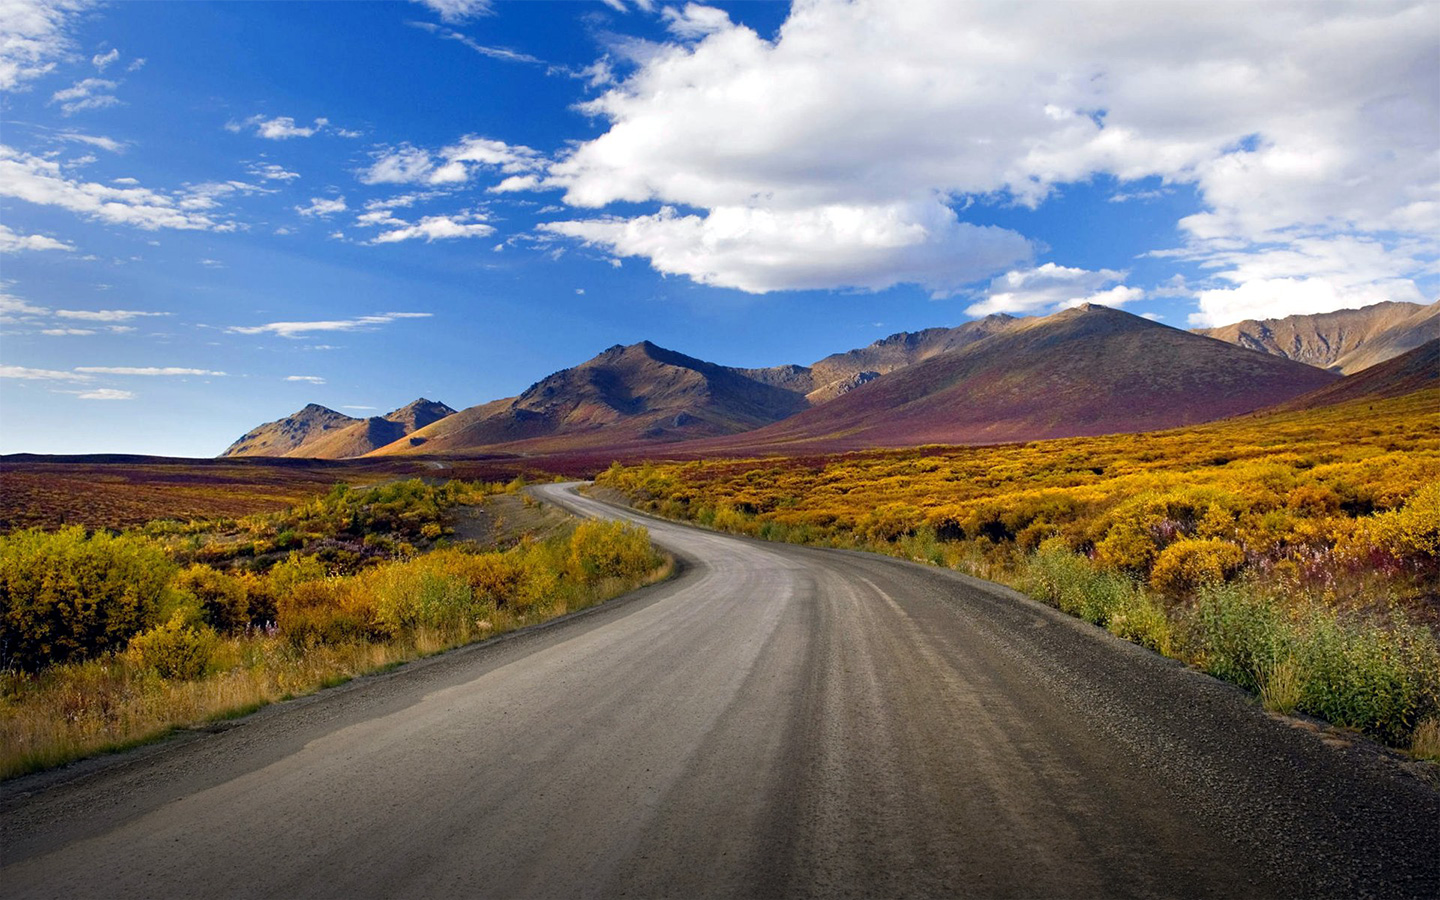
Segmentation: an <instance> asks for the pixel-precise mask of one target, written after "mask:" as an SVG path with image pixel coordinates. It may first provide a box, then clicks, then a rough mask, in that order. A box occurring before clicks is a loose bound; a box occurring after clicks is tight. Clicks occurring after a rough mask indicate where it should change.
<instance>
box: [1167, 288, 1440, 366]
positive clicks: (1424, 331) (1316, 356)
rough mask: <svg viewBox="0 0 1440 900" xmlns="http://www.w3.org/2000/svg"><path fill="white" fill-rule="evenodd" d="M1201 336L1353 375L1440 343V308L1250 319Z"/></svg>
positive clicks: (1394, 306)
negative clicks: (1438, 340) (1429, 343)
mask: <svg viewBox="0 0 1440 900" xmlns="http://www.w3.org/2000/svg"><path fill="white" fill-rule="evenodd" d="M1196 334H1203V335H1205V336H1207V337H1213V338H1218V339H1219V340H1222V341H1226V342H1228V343H1231V344H1236V345H1238V346H1241V347H1248V348H1250V349H1252V350H1259V351H1261V352H1262V353H1270V354H1273V355H1275V356H1283V357H1285V358H1286V359H1293V360H1296V361H1298V362H1303V363H1308V364H1310V365H1312V366H1319V367H1320V368H1322V369H1330V370H1332V371H1335V372H1340V373H1342V374H1345V375H1351V374H1353V373H1355V372H1359V371H1360V370H1362V369H1368V368H1369V367H1371V366H1373V365H1375V364H1376V363H1381V362H1384V361H1385V360H1387V359H1390V358H1392V357H1395V356H1399V355H1400V354H1401V353H1404V352H1405V351H1407V350H1413V349H1414V348H1416V347H1418V346H1420V345H1421V344H1423V343H1425V342H1426V341H1429V340H1432V339H1434V338H1437V337H1440V302H1436V303H1432V304H1430V305H1429V306H1421V305H1420V304H1418V303H1396V302H1389V301H1387V302H1384V303H1376V304H1374V305H1372V306H1366V307H1364V308H1362V309H1341V310H1337V311H1335V312H1328V313H1318V314H1315V315H1307V316H1287V317H1285V318H1283V319H1261V320H1256V319H1246V320H1245V321H1243V322H1236V323H1235V324H1233V325H1225V326H1223V327H1221V328H1206V329H1197V330H1196Z"/></svg>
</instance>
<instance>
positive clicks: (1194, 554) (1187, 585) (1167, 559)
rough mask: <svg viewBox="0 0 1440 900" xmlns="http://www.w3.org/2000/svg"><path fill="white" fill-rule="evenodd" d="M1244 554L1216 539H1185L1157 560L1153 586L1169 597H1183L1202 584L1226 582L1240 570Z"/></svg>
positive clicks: (1152, 574) (1168, 548)
mask: <svg viewBox="0 0 1440 900" xmlns="http://www.w3.org/2000/svg"><path fill="white" fill-rule="evenodd" d="M1244 562H1245V552H1244V551H1243V550H1241V549H1240V548H1239V547H1237V546H1235V545H1234V544H1232V543H1230V542H1229V541H1222V540H1219V539H1217V538H1182V539H1181V540H1178V541H1176V542H1175V543H1173V544H1171V545H1170V546H1168V547H1166V548H1165V549H1164V551H1163V552H1161V554H1160V556H1159V557H1158V558H1157V559H1156V560H1155V569H1154V571H1153V572H1151V573H1150V583H1151V584H1152V585H1153V586H1154V587H1155V588H1156V589H1157V590H1159V591H1162V592H1164V593H1167V594H1172V595H1176V594H1184V593H1188V592H1190V591H1193V590H1194V589H1195V588H1197V587H1199V586H1200V585H1202V584H1213V583H1215V582H1221V581H1225V580H1226V579H1228V578H1230V577H1231V576H1232V575H1234V574H1235V573H1236V572H1238V571H1239V570H1240V566H1241V565H1243V564H1244Z"/></svg>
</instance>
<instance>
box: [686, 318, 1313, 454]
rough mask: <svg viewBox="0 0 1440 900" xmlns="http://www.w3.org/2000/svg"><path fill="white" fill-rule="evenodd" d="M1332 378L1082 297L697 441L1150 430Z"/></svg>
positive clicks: (766, 448) (710, 448)
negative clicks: (743, 430)
mask: <svg viewBox="0 0 1440 900" xmlns="http://www.w3.org/2000/svg"><path fill="white" fill-rule="evenodd" d="M1337 378H1338V376H1336V375H1334V374H1332V373H1329V372H1325V371H1323V370H1320V369H1316V368H1314V367H1311V366H1307V365H1303V364H1300V363H1295V362H1291V361H1289V360H1286V359H1282V358H1279V357H1274V356H1268V355H1265V354H1262V353H1254V352H1251V351H1248V350H1242V349H1240V348H1237V347H1234V346H1232V345H1229V344H1226V343H1224V342H1221V341H1217V340H1212V339H1210V338H1206V337H1201V336H1198V335H1194V334H1190V333H1187V332H1184V331H1179V330H1176V329H1174V328H1170V327H1167V326H1165V325H1160V324H1158V323H1155V322H1151V321H1149V320H1146V319H1142V318H1140V317H1138V316H1133V315H1130V314H1129V313H1125V312H1120V311H1119V310H1114V309H1108V308H1106V307H1102V306H1090V305H1087V306H1085V307H1081V308H1078V309H1071V310H1066V311H1064V312H1060V313H1057V314H1055V315H1053V316H1048V317H1045V318H1038V319H1026V320H1021V321H1020V322H1017V323H1014V324H1012V325H1011V326H1010V327H1009V328H1006V329H1005V330H1003V331H1001V332H1000V333H998V334H994V335H991V336H990V337H988V338H984V339H982V340H979V341H976V342H974V343H972V344H970V345H969V346H966V347H963V348H961V349H959V350H953V351H950V352H948V353H944V354H941V355H939V356H936V357H932V358H931V359H928V360H926V361H924V362H920V363H917V364H915V365H912V366H909V367H907V368H904V369H901V370H899V371H896V372H893V373H891V374H890V375H887V376H885V377H883V378H880V379H878V380H876V381H874V382H872V383H870V384H866V385H862V386H860V387H858V388H856V389H855V390H853V391H850V392H849V393H847V394H845V395H843V396H841V397H838V398H837V399H835V400H832V401H831V402H829V403H826V404H824V405H823V406H817V407H815V408H813V409H811V410H808V411H806V412H803V413H800V414H799V415H796V416H794V417H792V418H790V419H787V420H786V421H784V422H780V423H778V424H776V425H772V426H769V427H767V428H763V429H760V430H757V431H754V432H751V433H749V434H744V435H738V436H736V437H733V438H726V439H721V440H711V441H705V442H703V444H700V445H696V446H695V448H694V449H696V450H702V449H703V450H704V451H705V452H707V453H709V452H714V453H752V452H770V451H773V452H791V451H795V450H802V449H803V450H807V451H810V450H848V449H862V448H868V447H903V446H913V445H918V444H931V443H937V444H938V443H952V444H959V443H992V442H1000V441H1024V440H1036V439H1040V438H1052V437H1070V436H1079V435H1096V434H1107V433H1113V432H1130V431H1152V430H1157V429H1162V428H1174V427H1178V426H1182V425H1190V424H1195V423H1199V422H1207V421H1211V420H1214V419H1221V418H1225V417H1227V416H1233V415H1238V414H1241V413H1245V412H1249V411H1251V410H1255V409H1259V408H1261V407H1264V406H1271V405H1274V404H1277V403H1280V402H1283V401H1285V400H1289V399H1291V398H1293V397H1295V396H1297V395H1299V394H1303V393H1305V392H1307V391H1312V390H1316V389H1318V388H1321V387H1323V386H1325V385H1327V384H1329V383H1331V382H1333V381H1335V380H1337ZM687 449H690V448H687Z"/></svg>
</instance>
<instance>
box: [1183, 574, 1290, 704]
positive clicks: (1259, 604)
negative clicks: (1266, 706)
mask: <svg viewBox="0 0 1440 900" xmlns="http://www.w3.org/2000/svg"><path fill="white" fill-rule="evenodd" d="M1195 624H1196V635H1195V638H1196V641H1197V643H1198V648H1197V649H1198V651H1199V659H1200V663H1201V665H1202V667H1203V668H1204V669H1205V671H1207V672H1209V673H1210V674H1211V675H1214V676H1216V677H1217V678H1223V679H1225V680H1226V681H1233V682H1234V683H1236V684H1238V685H1240V686H1241V687H1243V688H1246V689H1248V690H1251V691H1258V690H1259V689H1260V685H1261V680H1262V678H1264V677H1265V675H1266V673H1268V672H1269V671H1270V670H1271V669H1272V668H1274V666H1275V665H1276V664H1277V663H1279V662H1280V661H1281V660H1283V659H1285V658H1287V657H1290V656H1293V655H1294V654H1293V653H1292V652H1291V648H1290V644H1291V643H1292V642H1293V640H1292V635H1291V632H1290V630H1289V629H1287V628H1286V627H1285V623H1284V621H1283V619H1282V617H1281V614H1280V611H1279V610H1278V609H1276V607H1275V606H1274V605H1273V604H1271V603H1270V602H1269V601H1268V600H1267V599H1265V598H1263V597H1260V596H1258V595H1257V594H1256V593H1255V592H1254V591H1251V590H1250V589H1249V588H1248V587H1247V586H1246V585H1243V584H1209V585H1205V586H1203V587H1202V588H1201V589H1200V594H1199V598H1198V601H1197V603H1196V606H1195Z"/></svg>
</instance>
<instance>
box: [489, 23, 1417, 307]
mask: <svg viewBox="0 0 1440 900" xmlns="http://www.w3.org/2000/svg"><path fill="white" fill-rule="evenodd" d="M665 15H666V17H667V20H668V23H669V25H670V26H671V27H672V29H674V30H675V33H676V34H677V35H679V36H680V39H679V40H677V41H676V42H672V43H670V44H646V45H645V47H644V48H643V50H644V52H643V53H634V54H632V56H633V58H634V61H635V62H636V68H635V69H634V71H633V72H632V73H631V74H630V75H628V76H627V77H625V78H624V79H623V80H622V81H620V82H619V83H616V84H614V85H613V86H611V87H610V88H609V89H608V90H606V91H605V92H604V93H603V94H601V95H600V96H599V97H598V98H597V99H595V100H594V101H592V102H590V103H588V104H585V105H584V106H583V111H584V112H587V113H589V114H591V115H593V116H597V117H601V118H603V119H604V120H606V121H607V122H608V129H607V130H606V131H605V133H603V134H602V135H600V136H599V137H598V138H595V139H593V140H588V141H585V142H582V143H580V144H578V145H577V146H575V148H574V149H573V150H572V151H571V152H569V153H568V154H567V155H566V156H565V157H564V158H563V159H561V160H560V161H559V162H557V163H556V164H554V165H553V166H551V167H549V168H548V170H547V173H546V177H545V178H544V179H542V182H541V183H542V185H545V186H551V187H558V188H561V189H563V190H564V191H565V195H564V196H565V200H566V202H567V203H569V204H570V205H572V206H579V207H586V208H602V207H605V206H607V205H609V204H611V203H616V202H635V203H655V204H668V205H675V206H679V207H689V208H691V209H693V210H696V211H697V214H696V216H686V217H683V218H680V217H675V218H674V221H670V222H664V223H657V222H656V221H654V220H655V216H654V215H649V216H632V217H631V218H632V220H633V221H632V223H631V224H633V228H631V229H629V230H628V231H627V230H625V229H622V228H621V227H620V223H619V222H618V221H616V220H612V219H600V220H596V221H594V222H589V223H582V224H569V225H567V226H566V227H567V228H568V229H570V232H569V233H572V234H573V235H574V236H576V237H578V238H580V239H583V240H589V241H592V242H596V241H598V242H601V243H606V242H610V243H616V242H617V241H623V246H626V247H628V248H629V250H633V251H635V252H634V255H650V254H649V253H648V252H645V251H644V250H643V249H642V248H643V247H647V246H648V247H651V248H653V250H654V251H655V252H656V253H657V254H660V255H659V256H658V257H657V256H651V261H652V264H654V265H655V266H656V267H657V268H659V269H661V270H662V271H676V272H681V273H684V274H687V275H690V276H691V277H697V278H699V279H700V280H706V279H708V280H709V281H710V283H732V284H738V283H747V284H752V285H772V284H774V285H779V286H781V287H783V286H786V285H788V284H789V280H788V279H776V278H773V277H771V275H770V272H771V271H772V270H773V269H774V268H775V264H774V262H773V261H772V260H770V259H768V258H766V257H765V256H764V255H763V254H760V255H756V256H754V257H753V258H752V259H751V260H750V261H746V260H745V259H743V258H740V257H737V256H734V255H732V254H731V253H730V248H731V247H732V246H734V245H736V244H739V245H741V246H746V247H748V248H752V249H755V250H759V249H761V248H762V247H764V246H765V244H766V240H765V236H766V235H767V233H768V230H769V229H770V228H771V227H772V224H773V223H774V222H776V221H790V220H799V221H807V220H811V219H815V218H817V217H819V216H821V215H823V211H824V210H827V209H831V208H845V209H855V210H869V211H871V213H870V214H871V215H873V216H874V217H875V218H874V220H873V224H874V225H875V227H876V228H877V229H878V230H879V231H881V232H888V231H891V230H892V229H893V228H894V227H895V223H894V222H893V221H892V219H891V217H892V216H893V215H894V214H895V211H897V210H901V211H905V212H907V213H913V214H914V215H915V216H916V218H913V219H909V220H906V221H904V222H902V223H900V224H901V225H904V226H911V225H914V226H919V227H921V228H925V227H927V223H930V222H934V221H936V218H937V217H936V216H935V214H934V212H933V211H932V210H931V209H930V207H931V206H932V205H938V204H939V203H940V202H942V201H944V202H947V203H949V204H951V205H954V206H958V207H962V208H963V205H964V204H965V203H967V202H979V203H993V202H1014V203H1019V204H1023V205H1031V206H1034V205H1038V204H1040V203H1043V202H1045V200H1046V198H1047V197H1049V196H1050V194H1051V193H1052V192H1053V191H1054V189H1055V188H1056V187H1057V186H1059V185H1064V184H1071V183H1077V182H1084V181H1087V180H1090V179H1091V178H1093V177H1095V176H1113V177H1114V178H1116V179H1118V180H1119V181H1120V182H1121V183H1122V184H1121V187H1120V189H1119V191H1118V193H1120V194H1125V193H1134V192H1133V191H1130V190H1129V188H1128V187H1127V186H1128V185H1130V184H1133V183H1135V182H1138V181H1140V180H1141V179H1145V180H1147V181H1148V183H1147V184H1146V187H1147V188H1150V189H1155V190H1169V189H1173V188H1174V187H1175V186H1177V185H1185V186H1187V188H1190V189H1193V190H1194V191H1195V192H1196V194H1197V196H1198V197H1199V198H1200V201H1201V204H1202V206H1203V212H1202V213H1200V214H1199V215H1196V216H1191V217H1189V218H1187V219H1185V220H1184V221H1183V222H1182V223H1181V227H1182V228H1183V229H1184V230H1185V232H1186V233H1187V234H1189V235H1191V236H1193V238H1194V239H1195V240H1196V241H1209V240H1212V239H1225V240H1230V241H1238V242H1240V245H1239V246H1240V247H1241V248H1242V249H1246V248H1248V246H1249V245H1251V244H1260V245H1264V244H1274V243H1281V244H1283V243H1286V242H1289V241H1291V240H1294V239H1296V238H1299V237H1308V236H1315V235H1319V236H1322V237H1327V236H1328V237H1336V236H1346V235H1356V234H1366V233H1368V234H1380V233H1398V234H1401V235H1402V236H1409V237H1413V238H1419V239H1425V240H1433V239H1432V237H1431V236H1432V235H1433V234H1435V233H1437V232H1440V173H1437V171H1436V164H1435V135H1436V133H1437V132H1440V100H1437V95H1440V91H1437V85H1440V54H1436V53H1435V47H1436V46H1437V43H1440V17H1437V16H1436V15H1435V14H1434V7H1433V5H1431V4H1427V3H1424V2H1409V3H1406V2H1400V3H1394V4H1390V3H1385V4H1381V3H1347V4H1334V5H1332V4H1313V3H1286V4H1240V5H1237V6H1234V7H1227V8H1226V14H1225V15H1223V16H1219V15H1215V14H1214V12H1213V10H1209V9H1206V8H1203V7H1201V6H1198V5H1180V4H1118V5H1105V4H1091V3H1055V4H1049V5H1046V6H1045V7H1044V14H1043V15H1036V14H1035V7H1031V6H1027V5H1017V4H978V3H954V2H951V0H909V2H906V3H894V2H889V0H857V2H839V0H810V2H805V3H797V4H795V5H794V6H793V7H792V8H791V12H790V16H789V19H788V21H787V22H786V23H785V24H784V26H783V27H782V28H781V29H780V30H779V31H778V32H777V35H776V37H775V38H774V39H773V40H772V39H767V38H764V37H761V36H760V35H758V34H756V33H754V32H753V31H751V30H749V29H748V28H745V27H743V26H738V25H735V24H734V23H731V22H729V21H728V19H726V18H725V17H724V16H723V14H721V13H719V12H715V11H709V10H708V9H707V8H706V7H703V6H699V5H694V4H692V5H688V6H686V7H685V8H684V9H683V10H679V11H677V10H676V9H674V8H673V7H672V8H670V9H668V10H667V12H666V13H665ZM1337 60H1343V61H1344V64H1343V65H1341V64H1337ZM1157 183H1158V185H1159V187H1158V188H1157V187H1155V184H1157ZM512 184H517V183H515V182H512ZM932 198H933V199H932ZM1132 199H1137V200H1138V199H1141V197H1140V196H1139V195H1138V194H1137V195H1136V196H1135V197H1133V198H1132ZM733 210H742V211H743V212H741V213H735V212H732V211H733ZM717 214H718V215H723V217H724V218H725V219H726V220H727V221H731V222H744V223H748V225H749V226H751V227H754V228H755V229H756V231H755V233H754V234H752V235H746V234H727V235H726V239H725V240H723V241H721V240H717V239H716V234H715V229H714V227H713V226H712V227H698V226H699V225H700V224H703V223H706V222H708V221H709V220H710V219H711V218H712V217H714V216H716V215H717ZM962 214H963V213H962ZM680 222H688V223H689V224H688V225H687V227H686V228H685V229H683V231H682V229H681V228H680V227H679V224H678V223H680ZM662 226H663V227H662ZM657 232H663V235H662V236H663V238H664V239H660V238H659V237H657ZM928 240H929V241H930V242H938V243H944V241H943V239H938V237H937V236H934V235H931V236H929V237H928ZM791 243H793V242H789V241H786V242H784V243H782V245H781V249H780V253H781V254H782V255H784V256H787V257H788V256H789V255H791V254H792V253H797V254H798V253H800V252H801V250H800V248H795V247H792V246H788V245H790V244H791ZM619 245H620V244H617V246H619ZM1431 246H1432V247H1433V246H1434V245H1433V243H1432V245H1431ZM834 249H835V248H834V246H833V244H832V243H830V242H824V241H820V242H815V243H814V244H813V247H812V250H813V252H812V253H811V254H810V255H808V256H807V257H805V258H803V259H797V260H794V261H793V262H794V264H798V265H802V266H803V267H805V268H807V269H809V270H810V272H811V274H810V275H808V276H807V277H806V278H805V279H804V283H806V284H811V285H817V286H819V285H825V286H832V287H839V286H844V285H856V284H867V283H879V284H883V283H886V282H889V281H890V280H891V279H899V280H901V281H910V282H917V283H922V284H933V283H934V282H935V281H936V280H937V278H936V273H935V271H934V270H933V268H932V266H933V265H934V263H935V261H934V260H932V259H930V258H929V257H925V256H923V255H922V256H920V257H919V258H918V259H917V263H919V264H920V265H919V268H917V269H915V270H914V271H906V270H904V269H903V268H897V267H896V265H895V260H894V259H893V258H892V257H890V256H886V255H883V254H879V255H875V256H874V257H873V258H872V265H873V266H875V267H876V268H875V269H874V270H873V271H862V272H860V273H857V271H856V269H857V264H856V262H855V261H854V260H852V259H849V258H846V257H845V256H843V255H832V251H833V250H834ZM676 260H681V261H683V262H680V263H677V262H676ZM978 262H980V260H969V259H965V258H964V257H962V256H958V255H957V256H955V257H954V265H955V267H956V272H955V274H953V275H950V276H948V277H945V278H943V279H939V280H941V281H943V282H946V283H953V282H954V281H956V280H959V278H960V277H961V272H962V270H969V271H974V270H976V269H980V268H982V267H981V266H979V265H976V263H978ZM860 268H861V269H862V270H863V269H864V266H863V265H861V266H860ZM827 272H829V273H830V274H829V276H828V278H827V276H826V273H827ZM721 273H724V274H721ZM987 274H993V272H992V273H987ZM1391 274H1392V277H1393V276H1394V275H1395V273H1393V272H1392V273H1391ZM765 289H778V288H773V287H766V288H765Z"/></svg>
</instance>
